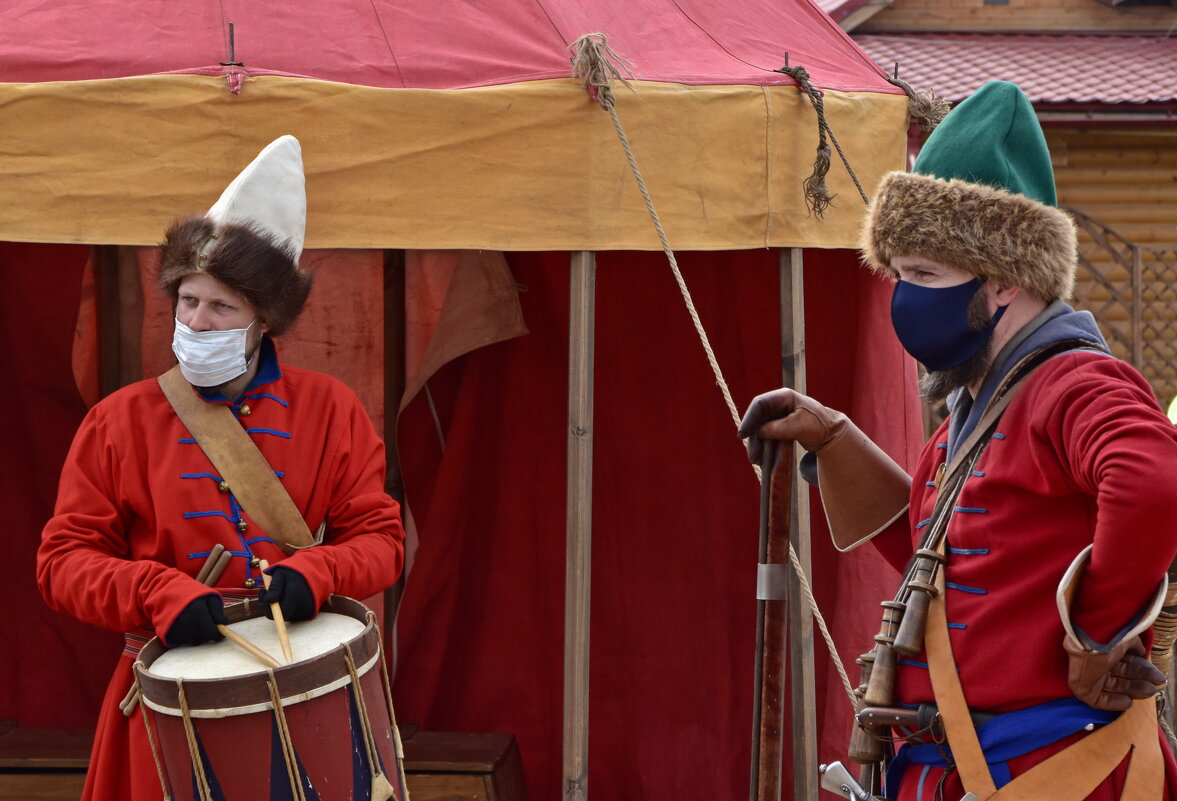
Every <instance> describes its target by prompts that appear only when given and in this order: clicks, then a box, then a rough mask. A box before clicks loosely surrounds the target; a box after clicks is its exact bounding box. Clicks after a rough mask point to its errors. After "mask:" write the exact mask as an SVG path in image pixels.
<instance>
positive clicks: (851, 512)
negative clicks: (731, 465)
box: [739, 389, 911, 551]
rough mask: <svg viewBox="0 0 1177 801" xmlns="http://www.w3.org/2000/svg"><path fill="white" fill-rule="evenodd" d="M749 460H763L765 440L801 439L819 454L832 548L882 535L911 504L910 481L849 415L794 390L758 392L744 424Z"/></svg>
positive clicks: (820, 481)
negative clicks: (909, 503) (909, 498)
mask: <svg viewBox="0 0 1177 801" xmlns="http://www.w3.org/2000/svg"><path fill="white" fill-rule="evenodd" d="M739 433H740V436H741V437H747V438H748V459H749V460H751V462H752V463H753V464H759V462H760V458H761V456H762V454H763V452H764V441H765V440H766V439H774V440H775V439H779V440H787V441H793V442H797V443H799V444H800V445H801V447H803V448H805V450H807V451H809V452H810V453H816V454H818V458H817V477H818V482H817V483H818V487H819V489H820V490H821V500H822V507H823V508H824V509H825V512H826V522H827V523H828V524H829V529H830V536H831V537H832V538H833V540H834V547H836V548H837V549H838V550H839V551H848V550H850V549H852V548H854V547H856V546H858V545H861V544H862V543H863V542H866V541H867V540H868V539H870V538H871V537H873V536H874V535H875V534H878V533H879V532H880V531H882V530H883V528H885V527H886V526H887V525H888V524H890V523H891V522H893V521H894V520H895V519H896V518H897V517H898V516H899V515H900V514H902V513H903V510H904V509H905V508H906V507H907V502H908V496H909V494H910V492H911V479H910V478H909V477H908V475H907V473H905V472H904V471H903V468H901V467H900V466H899V465H897V464H896V463H895V462H894V461H893V460H892V459H891V457H890V456H888V455H887V454H886V453H884V452H883V451H882V450H881V449H880V448H879V446H878V445H875V444H874V443H873V442H871V440H870V438H869V437H867V435H866V434H864V433H862V431H860V430H859V428H858V426H856V425H854V423H853V422H851V420H850V418H849V417H847V416H846V415H844V414H842V413H841V412H838V411H834V410H833V409H831V408H829V407H827V406H822V405H821V404H820V403H818V402H817V401H815V400H814V399H813V398H810V397H807V396H805V395H802V394H801V393H800V392H794V391H793V390H791V389H778V390H775V391H773V392H766V393H765V394H763V395H759V396H757V397H756V398H755V399H754V400H753V401H752V403H751V404H750V405H749V406H748V411H747V412H745V413H744V419H743V420H742V421H741V422H740V431H739Z"/></svg>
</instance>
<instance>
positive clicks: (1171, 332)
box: [1067, 208, 1177, 408]
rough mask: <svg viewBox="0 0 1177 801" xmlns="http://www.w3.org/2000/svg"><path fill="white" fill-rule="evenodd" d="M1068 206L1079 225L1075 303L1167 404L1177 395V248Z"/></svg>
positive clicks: (1115, 352)
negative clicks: (1140, 240)
mask: <svg viewBox="0 0 1177 801" xmlns="http://www.w3.org/2000/svg"><path fill="white" fill-rule="evenodd" d="M1067 211H1068V212H1070V213H1071V214H1072V215H1073V216H1074V218H1075V222H1076V223H1077V224H1078V226H1079V270H1078V274H1077V276H1076V286H1075V298H1074V306H1075V307H1076V308H1079V309H1087V310H1088V311H1090V312H1091V313H1092V314H1093V315H1095V319H1096V320H1097V321H1098V323H1099V326H1100V329H1101V330H1102V331H1103V334H1104V336H1105V337H1106V338H1107V340H1108V345H1110V346H1111V349H1112V353H1114V354H1115V355H1116V356H1119V357H1120V358H1122V359H1124V360H1125V361H1127V362H1129V363H1131V364H1132V365H1133V366H1134V367H1135V368H1136V369H1137V370H1139V371H1140V372H1141V373H1142V374H1143V375H1144V377H1145V378H1146V379H1147V380H1148V382H1149V383H1150V384H1151V385H1152V388H1153V392H1155V393H1156V395H1157V399H1158V400H1159V401H1160V403H1161V405H1162V406H1163V407H1165V408H1168V405H1169V402H1170V401H1172V400H1173V398H1174V397H1175V396H1177V250H1159V249H1156V248H1147V247H1141V246H1140V245H1137V244H1135V243H1133V242H1130V241H1129V240H1127V239H1125V238H1124V237H1122V236H1120V234H1118V233H1116V231H1115V230H1114V229H1112V228H1110V227H1108V226H1107V225H1104V224H1103V223H1101V222H1100V221H1099V220H1096V219H1095V218H1093V217H1090V216H1088V215H1086V214H1084V213H1082V212H1080V211H1078V210H1076V209H1074V208H1068V209H1067Z"/></svg>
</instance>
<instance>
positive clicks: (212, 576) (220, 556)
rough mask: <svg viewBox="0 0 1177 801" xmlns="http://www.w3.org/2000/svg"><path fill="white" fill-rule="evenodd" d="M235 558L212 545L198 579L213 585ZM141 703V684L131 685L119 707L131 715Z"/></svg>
mask: <svg viewBox="0 0 1177 801" xmlns="http://www.w3.org/2000/svg"><path fill="white" fill-rule="evenodd" d="M232 558H233V554H231V553H230V552H228V551H226V550H225V546H224V545H221V544H220V543H219V542H218V543H217V544H216V545H214V546H213V547H212V550H210V551H209V552H208V556H207V557H206V558H205V560H204V564H203V565H201V566H200V572H199V573H197V574H196V580H197V581H199V582H200V583H201V584H203V585H205V586H206V587H212V586H214V585H215V584H216V583H217V580H218V579H219V578H220V577H221V574H222V573H224V572H225V568H226V567H228V566H229V561H230V560H231V559H232ZM138 704H139V684H138V683H135V684H132V685H131V689H129V690H127V694H126V696H124V697H123V700H122V701H121V702H120V703H119V709H121V710H122V712H123V714H124V715H126V716H127V717H130V716H131V715H133V714H134V713H135V707H136V706H137V705H138Z"/></svg>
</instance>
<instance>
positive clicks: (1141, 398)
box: [740, 82, 1177, 801]
mask: <svg viewBox="0 0 1177 801" xmlns="http://www.w3.org/2000/svg"><path fill="white" fill-rule="evenodd" d="M863 251H864V260H865V262H866V263H867V265H868V266H869V267H870V268H871V269H872V270H873V271H875V272H876V273H879V274H881V275H884V276H887V277H890V278H891V279H893V280H895V281H896V284H895V289H894V294H893V297H892V306H891V313H892V322H893V325H894V328H895V332H896V335H897V336H898V338H899V340H900V342H901V343H902V345H903V346H904V348H905V349H906V350H907V351H908V352H909V353H910V354H911V355H912V356H913V357H915V358H916V359H917V360H919V361H920V362H921V363H923V365H924V367H925V368H926V376H925V377H924V378H923V379H922V383H921V394H922V395H923V397H924V398H925V399H926V400H930V401H938V400H942V399H947V401H948V408H949V417H948V419H947V420H946V421H945V422H944V424H943V425H941V426H940V428H939V430H937V431H936V432H935V433H934V434H933V436H932V438H931V440H930V441H929V442H928V443H926V445H925V446H924V449H923V451H922V453H921V454H920V458H919V461H918V463H917V464H916V465H915V469H914V471H913V473H912V475H911V476H910V477H909V476H908V475H907V474H906V473H905V471H904V470H903V469H901V468H900V467H899V466H898V465H896V464H895V463H894V462H893V461H892V460H891V459H890V458H888V457H887V456H886V454H884V453H883V452H882V451H881V450H880V449H879V448H877V447H876V446H875V445H874V444H873V443H872V442H871V441H870V440H869V439H868V438H867V437H866V436H865V435H864V434H863V433H862V432H861V431H860V430H859V429H858V428H857V427H856V426H855V425H854V424H853V423H852V422H851V421H850V420H849V419H848V418H846V416H845V415H843V414H841V413H839V412H837V411H834V410H832V409H829V408H827V407H825V406H823V405H821V404H820V403H819V402H818V401H816V400H814V399H812V398H809V397H806V396H803V395H800V394H798V393H795V392H793V391H792V390H789V389H781V390H777V391H775V392H770V393H767V394H765V395H761V396H759V397H758V398H756V399H755V400H754V401H753V402H752V404H751V405H750V407H749V408H748V411H747V413H746V414H745V416H744V420H743V422H742V424H741V427H740V434H741V436H744V437H747V438H748V448H749V457H750V458H751V459H753V460H754V461H757V460H759V458H760V455H761V453H762V450H763V447H764V441H765V440H766V439H776V440H792V441H796V442H799V443H800V444H801V445H802V446H803V447H804V448H805V449H806V450H807V451H808V452H809V453H808V454H807V455H806V457H805V458H804V459H803V471H805V472H809V471H813V472H816V481H817V483H818V486H819V489H820V492H821V497H822V504H823V506H824V508H825V511H826V516H827V520H828V522H829V525H830V530H831V534H832V535H833V538H834V542H835V545H836V546H837V547H838V548H839V549H840V550H848V549H850V548H853V547H855V546H857V545H859V544H861V543H863V542H866V541H867V540H870V542H871V544H872V545H874V546H875V547H876V548H877V549H878V550H879V552H880V553H881V554H882V555H883V556H884V557H885V558H886V559H887V560H888V561H889V562H890V563H891V564H892V565H894V566H895V567H896V568H897V569H899V570H900V571H901V572H905V575H904V579H903V585H902V586H901V589H900V591H899V592H898V593H897V595H896V600H897V601H899V602H901V603H903V604H904V607H903V613H902V614H903V616H904V623H905V624H906V623H907V622H908V620H907V618H908V617H912V618H913V619H914V620H918V624H917V625H916V626H912V630H917V631H918V636H916V637H915V639H912V638H911V636H910V634H911V632H910V631H904V630H903V626H902V625H901V626H897V627H896V629H897V630H892V631H890V632H889V633H888V634H887V635H884V636H883V637H882V641H881V642H879V644H878V646H877V648H876V650H875V651H874V655H875V656H874V659H875V666H876V670H877V669H878V666H879V665H882V664H884V663H888V664H894V662H893V661H892V660H896V657H898V658H897V665H896V668H895V672H894V680H893V683H891V684H889V685H886V686H882V685H881V684H880V685H878V686H876V684H875V683H873V682H872V684H871V690H870V691H869V692H868V693H867V700H866V702H867V705H868V706H883V707H887V708H890V709H893V710H896V711H897V714H899V713H902V714H908V713H913V712H914V711H915V710H917V709H921V707H922V709H923V711H924V713H925V714H924V716H923V717H922V718H921V720H924V721H925V722H929V726H931V729H930V730H929V731H922V732H913V730H912V729H911V728H906V729H895V730H894V731H893V732H882V731H878V730H872V731H871V732H870V736H874V737H879V738H886V737H889V736H890V735H891V734H893V735H894V736H895V737H897V738H898V739H899V741H900V748H899V751H898V753H897V755H896V758H895V759H894V760H893V761H892V762H891V764H890V767H889V769H888V773H887V780H886V785H887V797H888V798H901V799H916V798H921V797H922V798H933V797H935V798H944V799H948V800H949V801H956V799H960V798H962V797H964V796H965V793H972V794H975V796H976V797H977V798H981V799H985V798H990V797H991V798H993V799H998V800H999V801H1000V800H1001V799H1007V798H1008V799H1011V801H1012V800H1013V799H1021V798H1050V799H1053V800H1054V801H1080V799H1084V798H1092V799H1115V798H1125V799H1128V798H1131V799H1158V798H1162V797H1164V798H1169V797H1172V795H1173V791H1172V790H1171V789H1170V788H1174V787H1177V762H1175V761H1174V759H1173V755H1172V753H1171V751H1170V750H1169V748H1168V746H1167V744H1165V743H1164V742H1163V738H1162V736H1161V734H1160V732H1159V730H1158V726H1157V722H1156V712H1155V705H1154V696H1155V694H1156V693H1157V692H1158V690H1159V689H1160V688H1162V687H1163V686H1164V682H1165V677H1164V675H1163V674H1161V673H1160V672H1159V671H1158V670H1157V669H1156V668H1155V667H1153V666H1152V664H1151V663H1150V662H1149V661H1148V660H1147V658H1146V654H1147V649H1148V647H1149V645H1150V644H1151V642H1152V640H1153V632H1152V629H1151V624H1152V622H1153V620H1154V619H1155V618H1156V615H1157V613H1158V611H1159V609H1160V607H1161V606H1162V605H1163V604H1164V599H1165V591H1166V572H1167V568H1168V567H1169V565H1170V564H1171V563H1172V562H1173V558H1174V554H1175V553H1177V523H1175V522H1174V521H1177V478H1175V475H1177V471H1174V469H1173V467H1174V465H1177V435H1175V433H1174V428H1173V426H1172V424H1170V423H1169V422H1168V420H1167V419H1166V417H1165V416H1164V414H1163V412H1162V411H1161V409H1160V407H1159V406H1158V404H1157V402H1156V399H1155V397H1154V396H1153V393H1152V391H1151V389H1150V388H1149V386H1148V384H1147V383H1146V382H1145V381H1144V379H1143V378H1142V377H1141V376H1140V375H1139V374H1138V373H1137V372H1136V371H1135V370H1134V369H1132V368H1131V367H1130V366H1129V365H1127V364H1125V363H1123V362H1121V361H1119V360H1117V359H1115V358H1113V357H1111V356H1110V355H1108V353H1107V349H1106V345H1105V343H1104V340H1103V337H1102V336H1101V335H1100V333H1099V330H1098V328H1097V326H1096V324H1095V321H1094V319H1093V318H1092V317H1091V315H1090V314H1088V313H1086V312H1076V311H1074V310H1073V309H1071V308H1070V307H1069V306H1068V305H1067V304H1066V303H1065V302H1064V301H1065V299H1066V298H1067V297H1069V295H1070V293H1071V289H1072V286H1073V283H1074V269H1075V263H1076V239H1075V231H1074V226H1073V224H1072V223H1071V221H1070V219H1069V218H1068V217H1067V216H1066V215H1065V214H1064V213H1063V212H1061V211H1059V210H1058V209H1057V207H1056V200H1055V189H1054V178H1053V171H1052V169H1051V163H1050V155H1049V153H1048V151H1047V148H1046V142H1045V138H1044V137H1043V134H1042V131H1041V128H1040V127H1039V125H1038V122H1037V119H1036V116H1035V114H1034V111H1033V108H1032V107H1031V105H1030V103H1029V101H1028V100H1027V99H1026V97H1025V96H1024V95H1023V94H1022V93H1021V91H1020V90H1019V89H1018V88H1017V87H1016V86H1014V85H1013V84H1009V83H1002V82H993V83H990V84H986V85H985V86H984V87H982V88H981V89H980V90H978V91H977V93H976V94H975V95H973V96H972V97H971V98H970V99H968V100H966V101H965V102H964V103H962V104H961V105H960V106H959V107H957V108H956V109H955V110H954V111H953V112H952V113H950V114H949V115H948V117H947V118H946V119H945V121H944V122H943V123H942V124H941V125H940V127H939V128H938V129H937V130H936V131H935V132H933V134H932V135H931V136H930V137H929V139H928V141H927V143H926V145H925V146H924V149H923V151H922V152H921V154H920V156H919V159H918V160H917V161H916V164H915V166H914V168H913V172H912V173H892V174H890V175H888V176H887V177H886V178H885V179H884V180H883V182H882V184H881V185H880V187H879V189H878V191H877V193H876V196H875V199H874V202H873V204H872V207H871V211H870V217H869V220H868V222H867V224H866V227H865V231H864V236H863ZM814 462H816V464H814ZM913 554H915V558H914V559H913V558H912V557H913ZM1170 603H1171V601H1170ZM921 606H923V607H924V608H926V609H927V613H926V618H924V616H923V613H922V612H921V613H920V614H919V615H914V613H913V610H914V609H917V608H921ZM879 699H883V700H879ZM859 720H860V721H861V716H860V718H859ZM945 738H946V741H947V742H946V743H945V742H944V740H945ZM1130 753H1131V755H1132V756H1131V759H1130V762H1131V770H1129V769H1128V766H1129V759H1128V755H1129V754H1130ZM1121 790H1123V795H1121Z"/></svg>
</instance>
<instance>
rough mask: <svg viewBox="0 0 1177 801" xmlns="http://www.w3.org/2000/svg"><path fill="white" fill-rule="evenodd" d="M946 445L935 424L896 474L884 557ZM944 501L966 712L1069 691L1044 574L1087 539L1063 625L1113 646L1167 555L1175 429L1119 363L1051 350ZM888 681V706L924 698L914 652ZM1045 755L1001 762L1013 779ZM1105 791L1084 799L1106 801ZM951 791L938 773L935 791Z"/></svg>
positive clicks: (910, 532) (1174, 520) (918, 513)
mask: <svg viewBox="0 0 1177 801" xmlns="http://www.w3.org/2000/svg"><path fill="white" fill-rule="evenodd" d="M947 440H948V423H945V424H944V425H943V426H941V427H940V429H939V430H938V431H937V432H936V433H935V435H934V436H933V437H932V439H931V440H930V441H929V442H928V443H927V445H926V446H925V448H924V450H923V452H922V454H921V456H920V460H919V464H918V467H917V469H916V471H915V474H914V475H913V476H912V479H913V484H912V495H911V507H910V508H911V512H910V515H909V516H910V519H909V521H908V522H907V524H906V526H905V527H904V528H905V529H906V530H905V531H900V526H892V528H891V529H889V530H888V531H887V532H884V534H882V535H880V538H879V540H880V541H879V542H878V543H877V544H878V545H879V546H880V548H881V549H882V550H883V551H884V553H889V554H895V553H896V552H897V550H898V547H897V546H901V547H902V548H903V549H904V550H905V551H906V553H907V554H908V555H910V553H911V551H912V546H916V547H918V541H919V539H920V536H921V535H922V534H923V530H924V526H926V525H927V523H926V522H925V521H927V520H928V519H929V518H930V517H931V512H932V506H933V504H934V503H935V499H936V493H935V489H934V488H933V486H932V483H931V482H932V481H933V479H934V478H935V475H936V471H937V468H938V467H939V466H940V465H941V464H943V463H944V462H945V461H946V454H947V447H948V446H947ZM956 506H957V508H956V511H955V513H954V515H953V518H952V521H951V523H950V524H949V528H948V534H947V544H948V548H949V556H948V562H947V565H946V569H945V574H944V577H945V582H946V586H947V589H946V592H945V605H946V610H947V616H948V622H949V631H950V639H951V642H952V649H953V653H954V654H955V656H956V660H957V666H958V667H959V670H960V680H961V684H962V686H963V688H964V693H965V697H966V698H967V700H968V703H969V706H970V707H972V708H974V709H977V710H983V711H985V712H1008V711H1011V710H1015V709H1021V708H1024V707H1029V706H1032V705H1035V704H1039V703H1042V702H1045V701H1049V700H1053V699H1059V698H1071V697H1072V694H1071V692H1070V690H1069V688H1068V686H1067V659H1066V654H1065V652H1064V651H1063V648H1062V641H1063V626H1062V622H1061V620H1060V617H1059V613H1058V610H1057V607H1056V602H1055V593H1056V590H1057V588H1058V584H1059V580H1060V579H1061V578H1062V576H1063V574H1064V572H1065V571H1066V569H1067V567H1068V566H1069V565H1070V564H1071V562H1072V561H1073V560H1074V559H1075V557H1076V556H1077V555H1078V554H1079V552H1080V551H1081V550H1082V549H1083V548H1084V547H1085V546H1087V545H1089V544H1094V551H1093V556H1092V560H1091V562H1090V564H1089V565H1088V568H1087V570H1086V572H1085V574H1084V576H1083V579H1082V583H1081V585H1080V587H1079V590H1078V593H1077V595H1076V598H1075V602H1074V606H1073V608H1072V613H1073V614H1072V617H1073V619H1074V621H1075V622H1076V623H1077V624H1078V625H1079V626H1080V627H1081V628H1082V629H1083V630H1084V631H1086V632H1087V633H1088V634H1090V635H1091V636H1092V637H1093V638H1094V639H1095V640H1096V641H1098V642H1104V643H1106V642H1109V641H1111V640H1113V639H1115V638H1116V634H1117V632H1119V631H1121V630H1122V629H1123V628H1124V627H1125V626H1126V625H1127V624H1128V623H1129V622H1130V621H1131V620H1132V619H1133V617H1134V616H1135V615H1136V614H1137V613H1138V612H1140V611H1141V610H1142V609H1143V608H1144V606H1145V605H1146V603H1147V602H1148V601H1149V600H1150V599H1151V598H1152V596H1153V594H1154V593H1155V591H1156V588H1157V585H1158V583H1159V582H1160V580H1161V578H1162V577H1163V576H1164V575H1165V573H1166V570H1167V568H1168V566H1169V564H1170V563H1171V562H1172V561H1173V557H1174V554H1175V553H1177V429H1174V427H1173V425H1172V424H1171V423H1170V422H1169V420H1168V419H1167V418H1166V417H1165V415H1164V414H1163V413H1162V412H1161V410H1160V407H1159V406H1158V405H1157V403H1156V400H1155V399H1154V397H1153V394H1152V391H1151V389H1150V388H1149V386H1148V384H1147V383H1146V382H1145V381H1144V379H1143V378H1141V376H1140V375H1139V374H1138V373H1137V372H1136V371H1135V370H1133V369H1132V368H1131V367H1130V366H1128V365H1127V364H1125V363H1124V362H1122V361H1119V360H1117V359H1113V358H1110V357H1107V356H1104V355H1099V354H1094V353H1090V352H1079V353H1069V354H1065V355H1062V356H1057V357H1055V358H1053V359H1051V360H1050V361H1049V362H1047V363H1046V364H1045V365H1043V366H1042V367H1040V368H1038V370H1037V371H1036V372H1035V374H1034V375H1033V376H1032V377H1031V378H1030V379H1029V380H1028V381H1027V383H1026V384H1025V385H1024V386H1023V387H1022V389H1021V390H1020V392H1019V394H1018V395H1017V396H1016V397H1015V399H1014V400H1013V401H1012V402H1011V404H1010V406H1009V408H1008V409H1007V410H1006V412H1005V414H1004V416H1003V417H1002V419H1001V420H1000V422H999V423H998V426H997V429H996V432H995V433H994V434H993V437H992V439H991V441H990V443H989V445H988V447H987V448H986V449H985V452H984V453H983V454H982V455H981V457H980V460H979V462H978V463H977V465H976V468H975V472H974V474H973V475H972V476H971V477H970V478H969V479H968V481H967V483H966V484H965V486H964V489H963V491H962V492H961V494H960V496H959V498H958V499H957V503H956ZM884 538H886V539H884ZM900 540H902V542H900ZM1146 645H1147V643H1146ZM897 673H898V679H897V686H896V697H897V700H898V701H899V702H901V703H904V704H917V703H920V702H930V701H932V700H933V697H932V690H931V685H930V682H929V679H928V671H927V668H926V657H924V656H923V655H921V656H919V657H917V658H916V659H914V660H902V661H901V664H900V666H899V669H898V671H897ZM1050 750H1052V749H1050V748H1049V747H1048V748H1043V749H1040V750H1039V751H1036V752H1032V753H1030V754H1028V755H1026V756H1024V757H1021V758H1019V759H1016V760H1013V761H1012V762H1011V763H1010V766H1011V769H1012V771H1013V775H1015V776H1016V775H1017V774H1018V772H1020V771H1022V770H1025V769H1026V768H1027V767H1029V766H1030V765H1033V764H1035V763H1037V762H1038V761H1040V760H1041V759H1042V758H1044V756H1045V755H1046V754H1047V752H1049V751H1050ZM1165 751H1166V754H1168V749H1167V748H1166V749H1165ZM1167 763H1168V764H1167V767H1168V776H1169V779H1170V781H1169V786H1170V787H1172V786H1174V783H1173V779H1174V777H1175V776H1177V766H1175V765H1174V763H1173V759H1172V756H1171V755H1169V756H1168V757H1167ZM1121 770H1123V766H1121ZM937 773H938V770H937V769H933V775H932V776H931V777H930V778H929V781H931V782H933V785H934V782H935V780H936V778H937ZM918 774H919V770H918V769H914V768H913V769H910V770H909V771H908V772H907V774H906V775H905V780H904V791H903V793H902V797H904V798H908V797H911V798H914V797H915V796H914V786H915V780H916V779H918ZM933 785H925V792H927V790H928V788H929V787H931V786H933ZM1110 786H1111V783H1110V782H1105V784H1104V785H1103V788H1101V791H1100V792H1102V790H1103V789H1104V788H1107V793H1108V794H1107V795H1100V792H1097V793H1096V794H1095V795H1093V796H1092V797H1093V798H1096V797H1100V798H1102V797H1107V798H1113V797H1117V796H1116V795H1113V794H1112V791H1111V789H1110ZM962 794H963V791H962V790H960V789H959V783H957V782H956V780H955V776H953V777H951V778H950V781H949V786H948V788H946V793H945V796H944V797H945V798H949V799H952V798H959V797H960V796H961V795H962ZM925 797H926V796H925Z"/></svg>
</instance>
